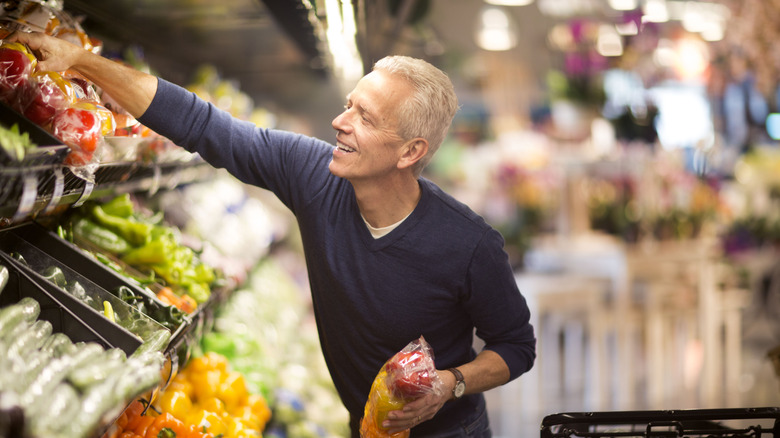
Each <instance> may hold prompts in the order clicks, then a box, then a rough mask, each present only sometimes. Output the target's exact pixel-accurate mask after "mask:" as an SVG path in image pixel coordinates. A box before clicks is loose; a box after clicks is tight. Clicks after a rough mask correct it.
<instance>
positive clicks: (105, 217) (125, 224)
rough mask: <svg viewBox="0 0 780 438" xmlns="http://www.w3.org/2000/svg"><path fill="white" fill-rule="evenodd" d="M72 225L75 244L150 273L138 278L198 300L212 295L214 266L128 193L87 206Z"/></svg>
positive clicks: (80, 211)
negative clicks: (136, 204) (140, 209)
mask: <svg viewBox="0 0 780 438" xmlns="http://www.w3.org/2000/svg"><path fill="white" fill-rule="evenodd" d="M69 226H70V232H71V233H72V239H71V240H72V241H73V242H75V243H76V244H79V243H80V242H82V243H84V242H86V243H87V244H88V245H89V246H92V247H95V248H97V249H99V250H101V251H105V252H106V253H108V254H110V255H112V256H115V257H117V258H118V259H119V260H121V261H122V262H124V263H126V264H127V265H129V266H131V267H133V268H134V269H137V270H139V271H141V272H146V273H149V274H150V277H149V278H146V279H143V278H136V279H138V280H139V281H142V282H144V281H147V282H153V281H156V282H159V283H161V284H162V285H163V286H168V287H170V288H171V289H172V290H173V291H174V292H175V293H176V294H178V295H180V296H181V295H184V294H186V295H189V296H190V297H192V298H193V299H194V300H195V301H196V302H197V303H199V304H201V303H204V302H206V301H207V300H208V299H209V296H210V295H211V288H212V286H213V285H214V284H215V282H216V280H217V276H216V272H215V270H214V269H213V268H212V267H210V266H208V265H207V264H205V263H202V262H201V261H200V258H199V256H198V254H197V253H196V252H195V251H194V250H193V249H192V248H189V247H187V246H185V245H183V244H181V243H180V242H179V238H178V234H177V232H178V230H176V229H175V228H172V227H169V226H166V225H164V224H162V215H161V214H157V215H153V216H145V215H143V214H141V213H140V212H138V211H136V210H135V208H134V206H133V203H132V201H131V199H130V196H129V195H127V194H124V195H120V196H117V197H115V198H113V199H112V200H110V201H108V202H106V203H103V204H97V203H89V204H85V205H84V206H83V207H81V208H79V209H78V211H77V212H76V213H75V214H74V216H73V217H72V218H71V220H70V223H69ZM65 234H66V238H67V237H68V236H67V234H68V233H67V232H66V233H65ZM130 276H131V277H132V275H130Z"/></svg>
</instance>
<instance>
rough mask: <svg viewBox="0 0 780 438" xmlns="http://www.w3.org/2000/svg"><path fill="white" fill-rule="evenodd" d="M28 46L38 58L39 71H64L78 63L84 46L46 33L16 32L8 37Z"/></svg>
mask: <svg viewBox="0 0 780 438" xmlns="http://www.w3.org/2000/svg"><path fill="white" fill-rule="evenodd" d="M7 39H8V40H9V41H16V42H20V43H23V44H27V46H28V47H29V48H30V49H31V50H32V51H33V53H34V54H35V56H36V57H37V58H38V70H39V71H56V72H63V71H65V70H68V69H69V68H71V67H73V66H74V65H76V64H78V62H79V59H80V57H81V56H82V55H83V53H85V52H87V51H86V50H84V49H83V48H81V47H79V46H77V45H75V44H72V43H70V42H68V41H65V40H63V39H60V38H56V37H53V36H50V35H47V34H45V33H38V32H36V33H28V32H15V33H13V34H11V35H10V36H9V37H8V38H7Z"/></svg>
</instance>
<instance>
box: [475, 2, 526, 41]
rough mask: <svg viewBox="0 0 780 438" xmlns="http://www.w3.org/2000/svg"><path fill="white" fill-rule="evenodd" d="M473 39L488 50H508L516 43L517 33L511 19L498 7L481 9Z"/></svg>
mask: <svg viewBox="0 0 780 438" xmlns="http://www.w3.org/2000/svg"><path fill="white" fill-rule="evenodd" d="M475 39H476V42H477V45H478V46H479V47H481V48H483V49H485V50H490V51H503V50H509V49H511V48H513V47H514V46H516V45H517V33H516V32H515V30H514V26H513V24H512V21H511V19H510V17H509V15H507V13H506V12H505V11H504V10H503V9H501V8H499V7H492V6H490V7H486V8H484V9H482V13H481V14H480V17H479V24H478V25H477V32H476V36H475Z"/></svg>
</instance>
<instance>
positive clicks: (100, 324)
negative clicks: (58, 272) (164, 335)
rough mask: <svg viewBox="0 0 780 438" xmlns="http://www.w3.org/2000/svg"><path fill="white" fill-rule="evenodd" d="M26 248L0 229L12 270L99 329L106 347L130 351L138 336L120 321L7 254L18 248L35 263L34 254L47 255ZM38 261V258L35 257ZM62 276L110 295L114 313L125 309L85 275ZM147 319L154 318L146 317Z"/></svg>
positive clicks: (1, 246)
mask: <svg viewBox="0 0 780 438" xmlns="http://www.w3.org/2000/svg"><path fill="white" fill-rule="evenodd" d="M25 245H27V247H25ZM30 248H32V247H30V246H29V244H26V242H24V241H23V240H21V239H19V238H18V237H16V236H14V235H12V234H9V233H0V250H2V251H3V252H4V254H3V256H4V259H5V260H6V261H7V263H6V264H10V265H11V266H13V267H14V269H15V270H17V271H20V272H21V273H23V274H24V275H25V276H26V277H28V278H30V279H31V280H32V282H33V283H36V284H37V285H38V286H39V287H40V288H41V289H43V290H45V291H46V292H47V293H48V294H49V295H51V296H52V297H54V298H55V299H56V301H57V302H59V303H61V304H62V305H63V306H64V307H65V308H67V309H68V310H70V311H71V312H72V313H73V314H75V315H76V316H77V317H78V318H79V319H80V320H81V321H83V322H84V323H85V324H87V325H88V326H89V327H91V328H92V330H93V331H95V332H97V333H100V335H101V337H102V338H103V339H104V340H105V341H107V342H108V346H109V347H116V348H121V349H122V350H124V351H125V353H127V354H128V355H130V354H132V353H133V352H134V351H135V350H136V349H137V348H138V347H139V346H140V345H141V343H142V339H141V338H140V337H138V336H136V335H135V334H133V333H131V332H129V331H128V330H126V329H125V328H123V327H121V326H120V325H118V324H115V323H114V322H112V321H110V320H109V319H108V318H106V317H105V316H104V315H103V314H102V313H101V312H98V311H97V310H95V309H93V308H92V307H90V306H89V305H87V304H86V303H84V302H83V301H81V300H80V299H78V298H76V297H75V296H73V295H71V294H69V293H68V292H66V291H64V290H63V289H61V288H60V287H58V286H57V285H55V284H54V283H52V282H50V281H48V280H46V278H44V277H43V276H42V275H41V274H39V273H38V272H36V270H35V269H34V268H31V267H29V266H25V265H24V264H22V263H20V262H18V261H17V260H15V259H14V258H13V257H10V254H11V253H13V252H20V253H21V254H22V256H23V257H25V258H26V259H27V261H28V262H31V263H36V260H35V257H36V256H38V257H46V256H47V255H46V254H32V251H31V250H30ZM33 249H34V248H33ZM38 263H40V262H39V261H38ZM45 264H46V265H51V266H56V265H57V262H56V260H54V259H47V261H46V262H45ZM32 266H35V265H32ZM58 267H61V266H58ZM61 268H63V271H67V270H68V268H67V267H61ZM66 276H67V279H68V281H69V282H71V281H73V280H74V279H75V280H76V281H78V282H79V283H80V284H81V285H82V287H84V289H85V290H87V291H88V292H87V293H88V294H96V293H97V294H101V295H100V298H99V299H101V300H111V298H113V299H114V301H113V302H112V307H114V311H115V312H116V313H117V314H118V313H119V312H127V311H128V310H127V309H124V308H122V306H127V305H126V304H125V303H123V302H121V301H120V300H119V299H118V298H116V297H114V296H113V295H111V294H109V293H108V292H105V291H102V290H100V289H99V288H98V287H97V286H96V285H94V284H93V283H91V282H90V281H89V280H88V279H87V278H85V277H81V276H78V274H77V273H74V272H67V273H66ZM101 304H102V301H101ZM149 323H154V322H153V321H151V319H150V320H149ZM154 324H156V323H154Z"/></svg>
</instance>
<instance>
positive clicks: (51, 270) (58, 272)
mask: <svg viewBox="0 0 780 438" xmlns="http://www.w3.org/2000/svg"><path fill="white" fill-rule="evenodd" d="M41 275H42V276H43V278H45V279H47V280H49V281H50V282H52V283H54V284H55V285H57V287H59V288H61V289H65V286H67V285H68V280H67V279H66V278H65V272H63V271H62V269H61V268H60V267H58V266H49V267H48V268H46V269H44V270H43V272H41Z"/></svg>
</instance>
